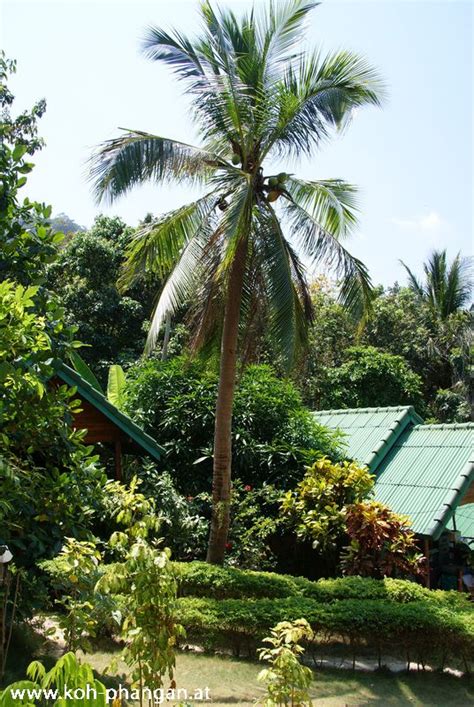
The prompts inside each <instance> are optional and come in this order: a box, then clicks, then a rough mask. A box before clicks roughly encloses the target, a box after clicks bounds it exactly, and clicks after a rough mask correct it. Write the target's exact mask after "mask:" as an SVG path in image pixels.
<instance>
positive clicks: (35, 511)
mask: <svg viewBox="0 0 474 707" xmlns="http://www.w3.org/2000/svg"><path fill="white" fill-rule="evenodd" d="M14 70H15V65H14V63H13V62H8V61H6V60H5V58H4V55H3V54H2V55H0V78H1V90H0V107H1V109H2V110H1V130H0V132H1V141H0V173H1V180H0V184H1V186H0V206H1V208H0V253H1V255H0V419H1V427H0V479H1V486H2V501H1V506H0V510H1V513H2V517H1V526H2V540H3V542H5V543H6V544H8V546H9V547H10V550H11V551H12V553H13V555H14V561H15V564H16V565H17V566H19V567H24V568H27V569H28V570H29V573H28V575H27V576H25V577H24V579H23V580H22V582H21V594H20V607H19V608H20V611H19V615H20V617H21V616H23V615H24V614H25V613H28V611H32V610H33V608H34V607H33V603H35V602H40V601H42V598H43V597H42V596H41V591H40V587H39V586H38V584H37V583H36V584H35V579H34V572H35V569H34V568H35V563H36V562H37V561H38V560H39V559H44V558H46V557H51V556H52V555H53V554H55V553H57V552H58V551H59V550H60V548H61V546H62V544H63V541H64V537H65V536H71V537H85V536H86V535H87V533H88V532H89V529H90V525H91V522H92V518H93V517H94V514H95V512H96V511H97V509H98V507H99V505H100V497H101V494H100V490H101V485H102V483H103V481H104V474H103V472H102V470H101V469H100V468H99V467H98V465H97V457H95V456H93V455H92V453H91V448H90V447H86V446H85V445H84V444H83V437H84V432H78V431H73V430H72V429H71V421H72V419H73V415H74V411H75V410H76V409H77V402H74V400H73V393H72V392H71V391H68V390H67V389H66V387H65V386H61V385H56V384H55V383H52V381H51V379H52V378H53V376H54V370H55V369H54V362H55V360H56V359H58V358H59V359H65V358H67V357H68V355H69V354H70V352H72V351H73V350H74V349H75V347H76V346H78V342H76V341H75V339H74V334H75V329H74V327H72V326H68V325H67V324H66V322H65V318H64V310H63V309H62V307H61V306H60V304H59V303H58V301H57V299H56V298H55V297H54V296H53V295H52V294H51V292H50V291H49V290H48V289H47V288H46V287H45V274H46V269H47V266H48V264H49V263H51V261H52V260H53V259H54V257H55V256H56V253H57V245H58V243H59V242H60V241H61V239H62V235H61V234H58V233H55V232H54V231H53V229H52V228H51V226H50V223H49V220H48V219H49V217H50V213H51V209H50V208H49V207H46V206H45V205H44V204H39V203H37V202H32V201H30V200H29V199H28V198H24V199H23V201H21V191H20V190H21V189H22V188H23V187H24V185H25V184H26V180H27V175H28V174H29V173H30V172H31V170H32V168H33V164H32V163H31V162H30V161H29V159H30V155H33V154H34V152H35V151H36V150H37V149H38V148H39V147H41V145H42V141H41V140H40V139H39V138H38V136H37V120H38V118H39V117H40V116H41V115H42V114H43V112H44V110H45V105H44V102H40V103H38V104H37V105H35V106H34V107H33V109H32V110H31V111H26V112H25V113H22V114H20V115H19V116H16V117H13V116H12V115H11V109H12V105H13V102H14V97H13V95H12V94H11V92H10V91H9V89H8V86H7V79H8V76H9V74H10V73H11V72H12V71H14Z"/></svg>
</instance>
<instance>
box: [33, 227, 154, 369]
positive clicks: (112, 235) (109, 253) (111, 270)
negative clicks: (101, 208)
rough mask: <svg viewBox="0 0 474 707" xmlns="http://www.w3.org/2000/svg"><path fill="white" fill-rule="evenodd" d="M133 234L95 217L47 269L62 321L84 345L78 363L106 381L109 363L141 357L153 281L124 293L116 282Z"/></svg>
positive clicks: (147, 280) (48, 281)
mask: <svg viewBox="0 0 474 707" xmlns="http://www.w3.org/2000/svg"><path fill="white" fill-rule="evenodd" d="M132 234H133V229H131V228H129V227H127V226H126V225H125V223H124V222H123V221H122V219H120V218H119V217H117V216H115V217H109V216H98V217H97V218H96V219H95V222H94V224H93V226H92V228H91V229H90V230H89V231H87V232H81V233H77V234H75V235H74V236H73V237H72V238H69V239H68V240H67V242H66V244H65V245H64V246H63V247H62V248H61V249H60V250H59V252H58V254H57V258H56V261H55V262H54V263H53V264H52V265H51V266H50V267H49V269H48V279H47V283H48V286H49V287H51V289H52V290H54V291H55V292H57V293H58V297H59V298H60V300H61V303H62V305H63V306H64V308H65V311H66V318H67V320H68V321H71V322H74V324H76V325H77V327H78V337H79V338H80V339H81V341H83V342H84V343H85V344H87V345H88V346H87V348H86V349H84V351H83V354H82V355H83V357H84V358H85V360H86V361H87V362H88V363H89V364H90V365H91V367H92V368H93V370H94V371H95V372H96V373H97V374H98V375H99V377H100V378H101V380H102V382H105V380H106V371H107V368H108V367H109V365H110V364H111V363H117V362H119V363H122V364H123V363H130V362H132V361H134V360H136V358H138V356H140V354H141V353H142V351H143V347H144V344H145V338H146V328H147V326H148V319H149V316H150V314H151V310H152V306H153V301H154V297H155V293H156V290H157V289H158V287H159V281H157V279H156V278H154V279H153V278H151V277H147V278H145V277H142V278H141V279H140V282H138V283H137V284H136V285H134V286H133V288H131V289H130V290H129V291H127V292H126V293H120V292H119V291H118V289H117V284H116V283H117V279H118V276H119V273H120V268H121V265H122V262H123V259H124V253H125V247H126V244H127V242H128V240H129V238H130V237H131V235H132Z"/></svg>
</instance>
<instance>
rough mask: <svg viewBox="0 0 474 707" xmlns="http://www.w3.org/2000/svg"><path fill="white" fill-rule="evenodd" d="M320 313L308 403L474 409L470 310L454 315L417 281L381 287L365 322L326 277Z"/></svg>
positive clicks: (308, 365)
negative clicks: (419, 289) (440, 308)
mask: <svg viewBox="0 0 474 707" xmlns="http://www.w3.org/2000/svg"><path fill="white" fill-rule="evenodd" d="M312 299H313V304H314V309H315V320H314V323H313V325H312V328H311V332H310V347H309V352H308V356H307V359H306V362H305V365H304V366H303V367H302V370H301V371H300V372H299V374H298V377H297V378H295V380H296V382H297V384H300V385H301V391H302V395H303V398H304V401H305V403H306V404H308V405H309V406H310V407H311V408H313V409H323V408H327V407H351V406H375V407H377V406H380V405H399V404H402V403H405V404H414V405H415V406H416V408H417V410H418V412H419V413H421V414H423V415H424V416H426V418H428V419H431V420H434V421H436V420H438V421H440V422H453V421H465V420H468V419H469V417H470V391H469V385H470V382H469V360H470V347H471V332H470V316H469V313H468V312H463V311H457V312H455V313H452V314H450V315H449V316H448V317H447V318H446V319H441V318H440V317H437V316H436V313H435V312H434V311H433V309H432V308H431V307H430V306H429V305H428V303H426V302H424V301H420V300H419V298H418V297H417V296H416V294H415V293H414V292H413V291H412V290H410V289H409V288H401V287H399V286H398V285H395V286H394V287H392V288H388V289H387V290H382V289H381V288H380V289H379V290H378V292H377V296H376V298H375V300H374V302H373V306H372V312H371V315H370V316H369V317H368V319H367V322H366V324H365V326H364V328H363V329H362V330H360V329H358V327H357V325H356V323H355V322H354V321H353V320H351V318H350V316H349V315H348V313H347V312H345V311H344V310H343V308H342V307H341V306H340V304H338V302H337V300H336V296H335V293H334V292H333V290H332V288H331V287H330V286H329V285H328V283H327V282H326V281H325V280H320V281H318V282H316V283H315V284H314V286H313V289H312Z"/></svg>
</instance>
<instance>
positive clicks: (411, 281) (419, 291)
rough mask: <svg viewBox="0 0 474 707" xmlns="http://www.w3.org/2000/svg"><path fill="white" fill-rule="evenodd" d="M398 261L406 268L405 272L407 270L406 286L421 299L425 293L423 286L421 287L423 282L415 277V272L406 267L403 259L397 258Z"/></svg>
mask: <svg viewBox="0 0 474 707" xmlns="http://www.w3.org/2000/svg"><path fill="white" fill-rule="evenodd" d="M398 262H399V263H400V265H403V267H404V268H405V270H406V272H407V275H408V286H409V287H410V289H411V290H413V292H415V294H416V295H417V296H418V297H420V298H421V299H423V297H424V296H425V294H426V293H425V288H424V287H423V284H422V283H421V282H420V280H419V279H418V278H417V276H416V275H415V273H414V272H413V271H412V270H410V268H409V267H408V265H407V264H406V263H404V262H403V260H399V261H398Z"/></svg>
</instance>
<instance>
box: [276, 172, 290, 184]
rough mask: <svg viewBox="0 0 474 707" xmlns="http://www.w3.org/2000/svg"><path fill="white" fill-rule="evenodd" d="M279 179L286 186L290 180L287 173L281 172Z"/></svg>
mask: <svg viewBox="0 0 474 707" xmlns="http://www.w3.org/2000/svg"><path fill="white" fill-rule="evenodd" d="M277 179H278V182H279V183H280V184H284V183H285V182H286V180H287V179H288V175H287V173H286V172H280V174H279V175H278V178H277Z"/></svg>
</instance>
